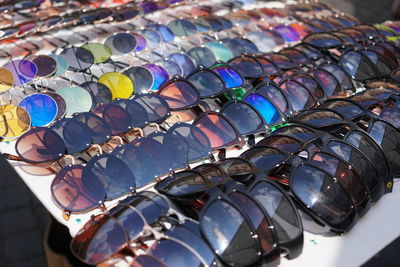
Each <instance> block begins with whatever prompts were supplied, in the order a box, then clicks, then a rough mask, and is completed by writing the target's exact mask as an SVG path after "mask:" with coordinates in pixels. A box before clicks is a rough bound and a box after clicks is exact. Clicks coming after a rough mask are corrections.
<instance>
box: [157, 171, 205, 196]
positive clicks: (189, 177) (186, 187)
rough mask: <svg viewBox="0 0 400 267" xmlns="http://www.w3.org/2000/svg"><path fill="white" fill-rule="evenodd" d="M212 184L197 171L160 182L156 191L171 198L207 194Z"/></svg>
mask: <svg viewBox="0 0 400 267" xmlns="http://www.w3.org/2000/svg"><path fill="white" fill-rule="evenodd" d="M209 186H210V184H209V183H208V182H207V180H206V179H205V178H204V177H203V176H202V175H201V174H200V173H198V172H196V171H182V172H177V173H175V174H173V175H172V176H170V177H168V178H166V179H164V180H162V181H161V182H158V183H157V184H156V185H155V187H154V188H155V189H156V190H157V191H159V192H160V193H163V194H165V195H169V196H185V195H192V194H197V193H199V192H205V191H206V190H208V189H209Z"/></svg>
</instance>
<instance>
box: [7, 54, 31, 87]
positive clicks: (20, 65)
mask: <svg viewBox="0 0 400 267" xmlns="http://www.w3.org/2000/svg"><path fill="white" fill-rule="evenodd" d="M3 68H5V69H7V70H8V71H10V72H11V74H12V75H13V77H14V85H15V86H21V85H24V84H26V83H28V82H30V81H32V79H33V78H35V76H36V74H37V73H38V69H37V67H36V65H35V64H34V63H32V62H31V61H28V60H24V59H21V60H13V61H10V62H9V63H7V64H5V65H4V66H3Z"/></svg>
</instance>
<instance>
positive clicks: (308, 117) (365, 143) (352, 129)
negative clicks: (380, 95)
mask: <svg viewBox="0 0 400 267" xmlns="http://www.w3.org/2000/svg"><path fill="white" fill-rule="evenodd" d="M303 116H304V117H303ZM301 117H303V118H304V119H303V118H301ZM294 121H298V122H301V123H304V124H305V125H307V126H310V127H312V128H315V127H318V128H320V129H323V130H326V131H328V132H330V133H332V134H334V135H335V136H337V137H338V138H340V139H342V140H345V141H346V142H347V143H350V144H352V145H354V146H356V147H358V148H359V149H360V150H361V151H362V152H363V153H364V154H365V155H366V156H367V157H368V158H369V159H370V160H371V161H372V162H373V163H374V164H375V166H376V167H377V170H378V171H379V172H380V176H381V177H383V180H384V183H385V185H386V188H385V191H386V192H388V190H389V191H390V189H391V187H392V186H393V182H392V178H391V177H392V170H391V166H390V163H389V162H390V161H389V160H388V158H387V156H388V155H387V154H385V153H384V152H383V150H382V147H381V146H380V145H379V143H377V141H376V140H375V139H374V138H373V137H372V136H371V135H369V134H368V133H367V132H366V131H364V130H362V129H361V128H360V127H359V126H357V125H356V124H354V123H352V122H350V121H349V120H346V119H345V118H344V117H343V116H342V115H340V113H337V112H336V111H333V110H323V109H319V110H317V111H315V110H314V111H309V112H305V113H303V114H302V115H301V116H300V117H299V119H297V118H295V119H294ZM329 128H330V129H329ZM335 128H336V129H335Z"/></svg>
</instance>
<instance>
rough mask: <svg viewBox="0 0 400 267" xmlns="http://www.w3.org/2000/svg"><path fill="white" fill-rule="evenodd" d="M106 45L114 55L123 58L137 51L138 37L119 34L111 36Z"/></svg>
mask: <svg viewBox="0 0 400 267" xmlns="http://www.w3.org/2000/svg"><path fill="white" fill-rule="evenodd" d="M104 44H105V45H106V46H107V47H109V48H110V49H111V51H112V54H113V55H116V56H122V55H125V54H128V53H130V52H132V51H133V50H135V48H136V47H137V40H136V37H135V36H134V35H132V34H129V33H126V32H119V33H115V34H113V35H111V36H109V37H108V38H107V39H106V40H105V42H104Z"/></svg>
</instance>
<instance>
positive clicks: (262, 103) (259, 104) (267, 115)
mask: <svg viewBox="0 0 400 267" xmlns="http://www.w3.org/2000/svg"><path fill="white" fill-rule="evenodd" d="M244 101H246V102H247V103H249V104H251V105H252V106H253V107H254V108H255V109H256V110H257V111H258V112H259V113H260V114H261V115H262V116H263V118H264V120H265V122H266V123H268V124H269V125H272V124H274V123H276V122H278V120H279V119H280V114H279V112H278V110H277V109H276V108H275V106H274V105H272V104H271V102H270V101H268V100H267V99H266V98H265V97H264V96H262V95H259V94H256V93H253V94H250V95H248V96H245V98H244Z"/></svg>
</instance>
